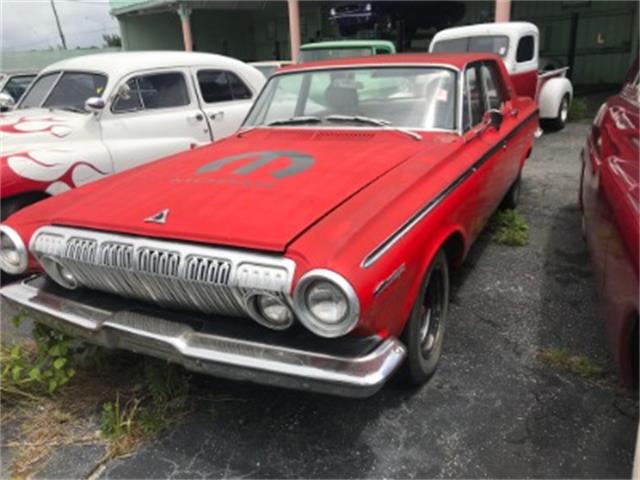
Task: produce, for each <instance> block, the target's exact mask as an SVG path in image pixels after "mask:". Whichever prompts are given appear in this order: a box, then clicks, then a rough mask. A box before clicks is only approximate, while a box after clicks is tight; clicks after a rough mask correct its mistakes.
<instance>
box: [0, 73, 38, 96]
mask: <svg viewBox="0 0 640 480" xmlns="http://www.w3.org/2000/svg"><path fill="white" fill-rule="evenodd" d="M34 78H35V74H33V75H15V76H13V77H11V78H9V80H7V83H6V84H5V86H4V88H3V89H2V93H8V94H9V95H11V97H12V98H13V99H14V101H18V100H19V99H20V97H22V94H23V93H24V91H25V90H26V89H27V87H29V85H31V82H32V81H33V79H34Z"/></svg>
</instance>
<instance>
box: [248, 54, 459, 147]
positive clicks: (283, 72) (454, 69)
mask: <svg viewBox="0 0 640 480" xmlns="http://www.w3.org/2000/svg"><path fill="white" fill-rule="evenodd" d="M368 68H381V69H382V68H389V69H391V68H442V69H446V70H449V71H451V72H453V73H454V75H455V76H456V77H455V80H454V82H453V84H454V85H455V86H456V88H457V90H458V91H457V92H455V97H456V103H455V105H454V117H455V121H456V125H455V126H454V128H423V127H397V128H404V129H409V130H412V131H415V132H425V133H427V132H435V133H451V134H453V135H458V136H461V135H462V130H461V128H460V121H461V118H460V116H459V114H458V112H461V109H460V103H461V101H462V96H461V93H462V92H461V91H460V77H461V76H462V72H463V71H464V69H460V68H458V67H456V66H454V65H451V64H447V63H435V62H434V63H421V62H406V63H405V62H403V63H375V62H372V63H362V64H355V65H318V66H314V65H309V66H304V65H303V64H301V66H296V67H295V68H285V69H283V70H281V71H278V72H276V73H274V74H273V75H271V76H270V77H269V78H268V79H267V82H266V83H265V84H264V86H263V87H262V90H261V92H260V94H259V95H258V96H256V98H255V100H254V102H253V104H252V105H251V108H250V109H249V111H248V112H247V114H246V116H245V117H244V120H243V121H242V124H241V125H240V128H239V132H242V131H244V132H246V131H249V130H254V129H258V128H265V129H271V128H283V127H286V128H293V129H309V128H312V129H332V130H346V129H359V130H363V129H379V128H380V127H375V126H373V125H370V126H369V125H363V126H361V127H351V126H337V125H330V126H329V125H327V126H322V125H321V124H317V125H312V126H308V125H282V126H277V125H274V126H269V125H266V124H264V125H247V120H248V119H249V117H250V116H251V115H252V114H253V112H254V110H255V109H256V108H257V105H258V100H260V97H261V96H262V95H264V94H265V92H267V88H268V86H269V83H270V82H272V81H273V80H274V79H276V78H278V77H281V76H283V75H293V74H297V73H301V72H311V71H325V70H327V71H330V70H360V69H362V70H365V69H368ZM394 127H395V126H394Z"/></svg>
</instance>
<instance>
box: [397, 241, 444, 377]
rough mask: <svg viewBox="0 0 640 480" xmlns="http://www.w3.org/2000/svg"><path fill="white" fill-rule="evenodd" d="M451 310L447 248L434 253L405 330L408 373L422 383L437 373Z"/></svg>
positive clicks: (406, 368) (404, 339) (407, 374)
mask: <svg viewBox="0 0 640 480" xmlns="http://www.w3.org/2000/svg"><path fill="white" fill-rule="evenodd" d="M448 310H449V268H448V265H447V259H446V256H445V254H444V251H443V250H439V251H438V253H437V254H436V256H435V257H434V259H433V261H432V262H431V265H430V266H429V268H428V270H427V273H426V275H425V277H424V279H423V281H422V284H421V285H420V290H419V291H418V296H417V298H416V302H415V304H414V306H413V309H412V310H411V315H410V317H409V320H408V321H407V325H406V326H405V328H404V332H403V333H402V341H403V342H404V344H405V346H406V347H407V360H406V362H405V364H404V367H403V368H404V374H405V377H406V379H407V381H408V382H409V383H411V384H413V385H422V384H423V383H425V382H426V381H427V380H429V378H431V376H432V375H433V374H434V373H435V371H436V368H437V366H438V362H439V360H440V356H441V354H442V342H443V339H444V330H445V325H446V321H447V314H448Z"/></svg>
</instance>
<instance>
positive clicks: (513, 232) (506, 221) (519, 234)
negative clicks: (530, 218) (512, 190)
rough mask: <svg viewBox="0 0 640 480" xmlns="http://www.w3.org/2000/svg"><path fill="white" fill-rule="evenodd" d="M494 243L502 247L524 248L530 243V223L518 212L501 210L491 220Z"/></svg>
mask: <svg viewBox="0 0 640 480" xmlns="http://www.w3.org/2000/svg"><path fill="white" fill-rule="evenodd" d="M490 225H491V228H492V229H493V230H494V234H493V241H494V242H496V243H499V244H500V245H509V246H512V247H523V246H525V245H527V244H528V243H529V223H528V222H527V220H526V219H525V218H524V217H523V216H522V215H520V213H518V211H517V210H515V209H513V210H499V211H498V212H496V213H495V215H494V216H493V217H492V218H491V221H490Z"/></svg>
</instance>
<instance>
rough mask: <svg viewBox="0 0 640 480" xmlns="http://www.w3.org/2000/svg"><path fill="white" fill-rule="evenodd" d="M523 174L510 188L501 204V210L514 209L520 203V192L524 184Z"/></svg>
mask: <svg viewBox="0 0 640 480" xmlns="http://www.w3.org/2000/svg"><path fill="white" fill-rule="evenodd" d="M521 179H522V172H520V173H518V177H517V178H516V179H515V181H514V182H513V183H512V184H511V187H509V191H508V192H507V194H506V195H505V196H504V198H503V199H502V203H501V204H500V208H501V209H503V210H508V209H514V208H516V207H517V206H518V203H520V190H521V184H522V180H521Z"/></svg>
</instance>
